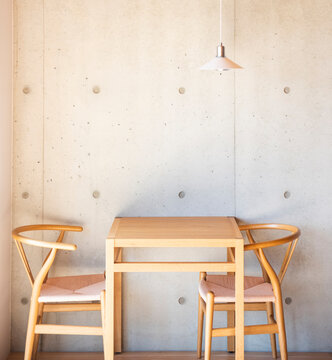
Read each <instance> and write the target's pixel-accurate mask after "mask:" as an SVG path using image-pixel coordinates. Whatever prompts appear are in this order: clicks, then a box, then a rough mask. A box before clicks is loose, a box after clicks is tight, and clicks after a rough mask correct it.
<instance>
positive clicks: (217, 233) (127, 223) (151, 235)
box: [108, 216, 242, 241]
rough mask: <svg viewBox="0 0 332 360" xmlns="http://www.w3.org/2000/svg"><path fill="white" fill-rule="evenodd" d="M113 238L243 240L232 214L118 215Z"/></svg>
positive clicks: (113, 229)
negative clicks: (202, 215) (225, 215)
mask: <svg viewBox="0 0 332 360" xmlns="http://www.w3.org/2000/svg"><path fill="white" fill-rule="evenodd" d="M108 238H109V239H116V240H117V241H119V240H135V239H136V240H140V239H141V240H149V239H152V240H154V239H160V240H162V239H165V240H172V239H173V240H181V239H182V240H194V239H205V240H208V239H218V240H223V239H225V240H228V239H229V240H233V239H239V240H242V235H241V232H240V231H239V228H238V226H237V224H236V221H235V219H234V218H231V217H220V216H218V217H212V216H211V217H144V218H116V219H115V223H114V225H113V226H112V228H111V231H110V233H109V237H108Z"/></svg>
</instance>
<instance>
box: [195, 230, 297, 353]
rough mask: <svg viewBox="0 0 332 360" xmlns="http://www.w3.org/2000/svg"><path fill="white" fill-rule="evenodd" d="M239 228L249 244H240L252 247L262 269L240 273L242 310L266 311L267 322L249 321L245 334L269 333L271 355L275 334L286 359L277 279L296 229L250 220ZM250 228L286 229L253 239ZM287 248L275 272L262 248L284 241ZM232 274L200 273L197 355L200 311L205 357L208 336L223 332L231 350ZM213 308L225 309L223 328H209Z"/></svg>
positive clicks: (289, 253) (289, 254)
mask: <svg viewBox="0 0 332 360" xmlns="http://www.w3.org/2000/svg"><path fill="white" fill-rule="evenodd" d="M239 228H240V230H241V231H243V232H245V234H246V237H247V239H248V241H249V244H246V245H244V251H249V250H253V251H254V252H255V255H256V257H257V259H258V261H259V263H260V266H261V269H262V275H263V276H262V277H253V276H245V277H244V302H245V304H244V310H245V311H266V313H267V320H268V324H264V325H251V326H245V327H244V334H245V335H255V334H270V340H271V347H272V356H273V358H274V359H275V358H277V348H276V338H275V334H278V337H279V347H280V354H281V359H282V360H287V358H288V357H287V342H286V331H285V323H284V314H283V303H282V294H281V283H282V280H283V278H284V276H285V273H286V271H287V268H288V265H289V262H290V260H291V258H292V255H293V252H294V250H295V246H296V244H297V241H298V238H299V237H300V234H301V233H300V230H299V229H298V228H297V227H296V226H292V225H283V224H253V225H240V226H239ZM252 230H254V231H255V230H284V231H288V232H290V234H288V235H287V236H285V237H282V238H279V239H276V240H269V241H263V242H259V243H256V241H255V240H254V237H253V235H252V233H251V231H252ZM287 243H288V246H287V250H286V254H285V257H284V260H283V262H282V265H281V268H280V271H279V275H278V276H277V275H276V273H275V271H274V270H273V268H272V266H271V265H270V263H269V261H268V260H267V258H266V256H265V254H264V250H263V249H266V248H270V247H275V246H279V245H283V244H287ZM227 257H228V261H233V262H234V261H235V255H234V251H233V249H231V248H229V249H228V254H227ZM234 280H235V277H234V274H228V275H207V274H206V273H200V285H199V305H198V334H197V357H198V358H201V356H202V334H203V321H204V313H205V315H206V324H205V357H204V359H205V360H210V358H211V341H212V337H218V336H227V337H228V342H227V345H228V351H230V352H233V351H234V335H235V328H234V325H235V318H234V315H235V303H234V302H235V290H234V289H235V287H234ZM273 303H274V305H275V311H276V320H275V319H274V312H273ZM214 311H227V315H228V316H227V328H213V313H214Z"/></svg>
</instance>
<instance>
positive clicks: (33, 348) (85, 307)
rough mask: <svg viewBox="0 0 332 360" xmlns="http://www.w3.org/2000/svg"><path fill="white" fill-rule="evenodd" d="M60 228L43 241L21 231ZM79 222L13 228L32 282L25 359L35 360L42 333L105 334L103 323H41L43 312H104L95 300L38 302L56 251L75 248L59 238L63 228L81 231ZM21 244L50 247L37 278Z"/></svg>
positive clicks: (62, 235)
mask: <svg viewBox="0 0 332 360" xmlns="http://www.w3.org/2000/svg"><path fill="white" fill-rule="evenodd" d="M45 230H50V231H54V230H57V231H60V234H59V236H58V238H57V240H56V241H55V242H46V241H42V240H38V239H33V238H30V237H27V236H24V235H22V233H25V232H31V231H45ZM82 230H83V228H82V227H81V226H68V225H45V224H41V225H27V226H21V227H18V228H16V229H14V230H13V231H12V236H13V239H14V240H15V242H16V245H17V249H18V251H19V254H20V256H21V259H22V262H23V265H24V268H25V270H26V272H27V275H28V277H29V280H30V283H31V286H32V295H31V302H30V310H29V320H28V328H27V335H26V342H25V353H24V360H36V358H37V350H38V342H39V337H40V335H41V334H62V335H101V336H103V335H104V328H103V327H93V326H70V325H56V324H42V320H43V313H44V312H62V311H64V312H67V311H96V310H99V311H101V310H102V311H101V312H104V309H102V306H103V305H100V304H94V303H91V302H89V303H80V302H78V303H65V304H63V303H57V304H52V303H50V304H47V305H45V304H43V303H39V302H38V299H39V296H40V292H41V288H42V285H43V284H44V283H45V282H46V280H47V277H48V272H49V270H50V268H51V266H52V264H53V262H54V259H55V256H56V254H57V251H59V250H71V251H73V250H76V245H73V244H63V243H62V240H63V239H64V235H65V232H66V231H76V232H81V231H82ZM22 244H25V245H30V246H37V247H42V248H45V247H46V248H50V251H49V253H48V254H47V255H46V257H45V259H44V262H43V265H42V267H41V269H40V270H39V272H38V274H37V276H36V278H34V277H33V276H32V272H31V269H30V266H29V262H28V258H27V256H26V254H25V251H24V248H23V246H22Z"/></svg>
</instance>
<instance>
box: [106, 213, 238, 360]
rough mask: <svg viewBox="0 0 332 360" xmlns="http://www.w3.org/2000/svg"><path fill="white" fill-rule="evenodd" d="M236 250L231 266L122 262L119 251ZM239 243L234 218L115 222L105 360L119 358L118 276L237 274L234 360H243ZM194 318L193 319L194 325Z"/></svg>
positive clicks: (109, 262)
mask: <svg viewBox="0 0 332 360" xmlns="http://www.w3.org/2000/svg"><path fill="white" fill-rule="evenodd" d="M141 247H147V248H154V247H155V248H177V247H179V248H187V247H188V248H189V247H190V248H200V247H205V248H206V247H211V248H218V247H226V248H228V247H232V248H235V259H236V260H235V263H233V262H122V250H121V249H122V248H141ZM243 262H244V261H243V238H242V235H241V232H240V231H239V228H238V226H237V224H236V221H235V219H234V218H232V217H162V218H160V217H159V218H157V217H156V218H151V217H150V218H144V217H141V218H115V220H114V222H113V225H112V228H111V230H110V233H109V235H108V237H107V239H106V314H105V321H106V335H105V338H106V341H105V343H104V351H105V359H107V360H113V359H114V352H121V273H123V272H235V295H236V304H235V318H236V323H235V327H236V330H235V337H236V355H235V359H236V360H243V359H244V304H243V291H244V289H243ZM194 319H195V318H193V320H194Z"/></svg>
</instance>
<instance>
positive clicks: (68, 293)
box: [38, 274, 105, 303]
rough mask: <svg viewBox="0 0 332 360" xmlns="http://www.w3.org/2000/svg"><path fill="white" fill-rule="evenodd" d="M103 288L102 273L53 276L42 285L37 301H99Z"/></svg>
mask: <svg viewBox="0 0 332 360" xmlns="http://www.w3.org/2000/svg"><path fill="white" fill-rule="evenodd" d="M103 290H105V277H104V274H96V275H80V276H64V277H55V278H50V279H47V281H46V283H45V284H43V285H42V288H41V292H40V296H39V298H38V302H40V303H49V302H78V301H83V302H85V301H100V293H101V292H102V291H103Z"/></svg>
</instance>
